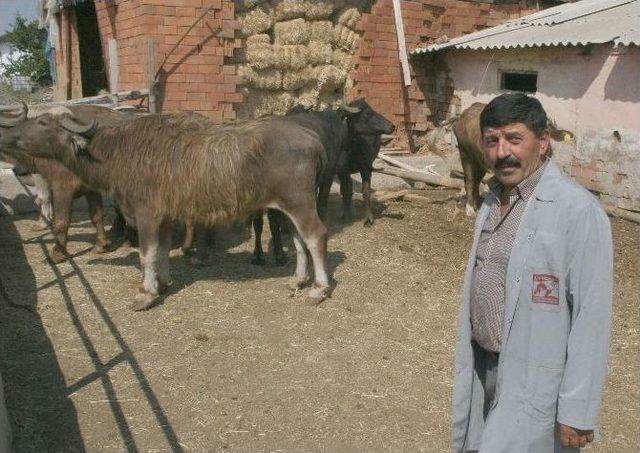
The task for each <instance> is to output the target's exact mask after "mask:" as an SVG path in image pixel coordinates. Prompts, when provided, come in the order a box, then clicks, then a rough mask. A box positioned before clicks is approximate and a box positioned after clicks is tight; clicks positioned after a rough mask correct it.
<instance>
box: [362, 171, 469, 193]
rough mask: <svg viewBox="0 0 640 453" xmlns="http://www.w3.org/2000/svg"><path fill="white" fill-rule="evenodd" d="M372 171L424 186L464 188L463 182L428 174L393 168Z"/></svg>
mask: <svg viewBox="0 0 640 453" xmlns="http://www.w3.org/2000/svg"><path fill="white" fill-rule="evenodd" d="M373 170H374V171H376V172H378V173H382V174H384V175H392V176H397V177H399V178H402V179H409V180H411V181H420V182H424V183H426V184H431V185H433V186H443V187H451V188H454V189H461V188H462V187H464V182H462V181H460V180H459V179H451V178H444V177H439V176H431V175H429V174H426V173H422V172H418V171H408V170H403V169H401V168H394V167H383V168H380V169H378V168H374V169H373Z"/></svg>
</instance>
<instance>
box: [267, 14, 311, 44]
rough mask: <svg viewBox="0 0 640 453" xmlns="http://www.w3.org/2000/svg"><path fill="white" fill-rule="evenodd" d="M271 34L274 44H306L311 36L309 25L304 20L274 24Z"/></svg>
mask: <svg viewBox="0 0 640 453" xmlns="http://www.w3.org/2000/svg"><path fill="white" fill-rule="evenodd" d="M273 32H274V42H275V43H276V44H306V43H308V42H309V37H310V35H311V29H310V27H309V23H308V22H306V21H305V20H304V19H293V20H290V21H287V22H276V24H275V25H274V27H273Z"/></svg>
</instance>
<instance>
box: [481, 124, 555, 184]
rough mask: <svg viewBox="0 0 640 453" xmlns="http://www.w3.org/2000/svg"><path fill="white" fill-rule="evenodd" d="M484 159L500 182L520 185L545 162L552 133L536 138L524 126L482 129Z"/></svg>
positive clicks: (508, 125) (514, 125) (546, 132)
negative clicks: (544, 157)
mask: <svg viewBox="0 0 640 453" xmlns="http://www.w3.org/2000/svg"><path fill="white" fill-rule="evenodd" d="M482 142H483V148H484V158H485V160H486V161H487V164H488V165H489V167H490V168H491V169H492V170H493V174H494V175H495V176H496V178H498V181H500V182H501V183H502V185H503V186H505V187H507V188H512V187H515V186H517V185H518V184H520V182H522V181H523V180H524V179H526V178H527V176H529V175H530V174H531V173H533V172H534V171H536V170H537V169H538V168H539V167H540V165H542V162H543V156H544V154H545V153H546V152H547V148H548V147H549V133H548V131H545V132H544V133H543V134H542V137H536V135H535V134H534V133H533V131H531V130H530V129H529V128H528V127H527V126H525V125H524V124H523V123H513V124H507V125H505V126H500V127H485V128H484V129H483V130H482Z"/></svg>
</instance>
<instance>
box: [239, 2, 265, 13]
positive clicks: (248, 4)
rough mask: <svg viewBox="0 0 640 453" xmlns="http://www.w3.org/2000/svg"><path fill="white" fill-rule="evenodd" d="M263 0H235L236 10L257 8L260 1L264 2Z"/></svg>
mask: <svg viewBox="0 0 640 453" xmlns="http://www.w3.org/2000/svg"><path fill="white" fill-rule="evenodd" d="M262 1H263V0H234V3H235V7H236V12H237V13H241V12H243V11H247V10H249V9H251V8H255V7H256V6H258V5H259V4H260V3H262Z"/></svg>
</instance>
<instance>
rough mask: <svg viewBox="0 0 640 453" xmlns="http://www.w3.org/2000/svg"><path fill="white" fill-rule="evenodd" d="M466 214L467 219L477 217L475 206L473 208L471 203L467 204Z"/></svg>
mask: <svg viewBox="0 0 640 453" xmlns="http://www.w3.org/2000/svg"><path fill="white" fill-rule="evenodd" d="M464 211H465V214H466V215H467V217H475V216H476V210H475V209H473V206H471V205H470V204H469V203H467V204H466V206H465V208H464Z"/></svg>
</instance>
